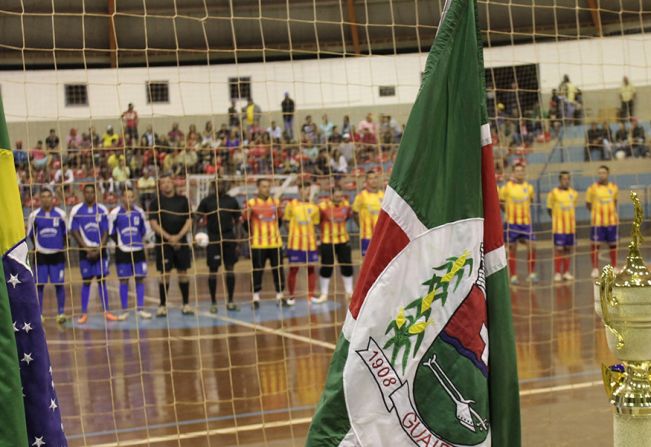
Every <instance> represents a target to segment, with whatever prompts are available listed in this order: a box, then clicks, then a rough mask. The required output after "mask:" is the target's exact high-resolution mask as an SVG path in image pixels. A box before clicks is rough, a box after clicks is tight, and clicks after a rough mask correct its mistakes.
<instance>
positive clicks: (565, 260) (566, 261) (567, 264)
mask: <svg viewBox="0 0 651 447" xmlns="http://www.w3.org/2000/svg"><path fill="white" fill-rule="evenodd" d="M563 264H564V266H565V269H564V270H565V273H567V272H569V271H570V256H569V255H566V256H565V257H564V258H563Z"/></svg>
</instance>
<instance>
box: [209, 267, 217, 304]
mask: <svg viewBox="0 0 651 447" xmlns="http://www.w3.org/2000/svg"><path fill="white" fill-rule="evenodd" d="M208 290H209V291H210V302H211V303H213V304H215V303H216V302H217V275H216V274H212V273H210V274H208Z"/></svg>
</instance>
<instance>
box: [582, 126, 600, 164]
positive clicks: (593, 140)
mask: <svg viewBox="0 0 651 447" xmlns="http://www.w3.org/2000/svg"><path fill="white" fill-rule="evenodd" d="M603 138H604V137H603V129H599V127H597V123H596V122H594V121H593V122H592V123H591V124H590V129H588V131H587V132H586V137H585V154H584V159H585V161H590V160H603V159H604V143H603Z"/></svg>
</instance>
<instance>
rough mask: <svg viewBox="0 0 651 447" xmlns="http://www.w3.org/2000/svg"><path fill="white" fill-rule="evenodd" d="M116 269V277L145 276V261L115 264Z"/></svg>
mask: <svg viewBox="0 0 651 447" xmlns="http://www.w3.org/2000/svg"><path fill="white" fill-rule="evenodd" d="M115 266H116V267H117V271H118V278H131V277H132V276H147V262H145V261H137V262H129V263H123V264H115Z"/></svg>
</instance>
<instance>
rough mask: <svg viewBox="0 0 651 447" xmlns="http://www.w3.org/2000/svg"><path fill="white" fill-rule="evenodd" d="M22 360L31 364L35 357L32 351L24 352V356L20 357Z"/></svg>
mask: <svg viewBox="0 0 651 447" xmlns="http://www.w3.org/2000/svg"><path fill="white" fill-rule="evenodd" d="M20 361H21V362H25V363H27V365H29V363H30V362H33V361H34V359H33V358H32V353H31V352H30V353H29V354H27V353H25V354H23V358H22V359H20Z"/></svg>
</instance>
